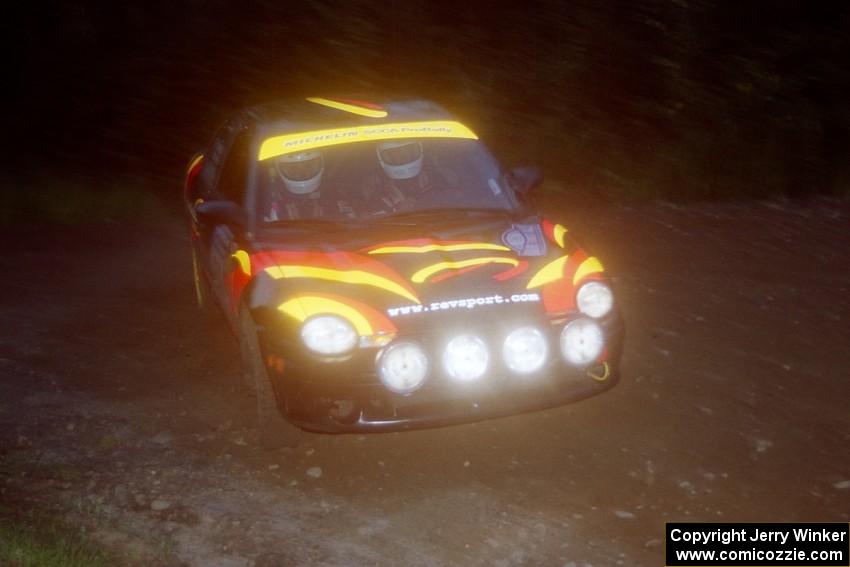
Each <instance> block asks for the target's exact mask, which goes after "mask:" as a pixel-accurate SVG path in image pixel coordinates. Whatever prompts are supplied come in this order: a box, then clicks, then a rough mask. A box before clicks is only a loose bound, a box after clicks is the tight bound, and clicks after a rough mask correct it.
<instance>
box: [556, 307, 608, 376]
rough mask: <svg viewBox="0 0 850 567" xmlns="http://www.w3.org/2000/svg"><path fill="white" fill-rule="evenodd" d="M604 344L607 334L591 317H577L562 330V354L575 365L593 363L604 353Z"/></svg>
mask: <svg viewBox="0 0 850 567" xmlns="http://www.w3.org/2000/svg"><path fill="white" fill-rule="evenodd" d="M604 346H605V335H604V334H603V333H602V329H601V328H600V327H599V325H598V324H597V323H596V322H595V321H593V320H591V319H587V318H582V319H576V320H575V321H571V322H569V323H567V326H566V327H564V330H563V331H561V354H562V355H563V357H564V360H566V361H567V362H568V363H569V364H572V365H573V366H587V365H588V364H591V363H592V362H593V361H595V360H596V359H597V358H599V355H600V354H602V348H603V347H604Z"/></svg>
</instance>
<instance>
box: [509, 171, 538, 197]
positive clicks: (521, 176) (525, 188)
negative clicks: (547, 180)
mask: <svg viewBox="0 0 850 567" xmlns="http://www.w3.org/2000/svg"><path fill="white" fill-rule="evenodd" d="M508 182H509V183H510V186H511V187H512V188H513V190H514V191H516V192H517V193H520V194H521V195H528V194H529V193H531V191H532V190H533V189H534V188H535V187H538V186H539V185H540V184H541V183H543V171H542V170H541V169H540V168H539V167H537V166H536V165H524V166H521V167H515V168H513V169H512V170H510V171H509V172H508Z"/></svg>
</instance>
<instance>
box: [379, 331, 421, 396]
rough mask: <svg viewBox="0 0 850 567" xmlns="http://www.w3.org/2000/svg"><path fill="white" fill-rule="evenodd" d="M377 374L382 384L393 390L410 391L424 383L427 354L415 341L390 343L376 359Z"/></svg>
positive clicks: (399, 392) (401, 392)
mask: <svg viewBox="0 0 850 567" xmlns="http://www.w3.org/2000/svg"><path fill="white" fill-rule="evenodd" d="M378 376H379V377H380V378H381V382H383V383H384V386H386V387H387V388H388V389H389V390H392V391H393V392H396V393H398V394H407V393H408V392H412V391H414V390H416V389H417V388H419V386H421V385H422V384H424V383H425V378H426V377H427V376H428V355H426V354H425V351H424V350H422V347H420V346H419V345H417V344H416V343H410V342H398V343H395V344H392V345H390V346H389V347H387V348H386V349H385V350H384V351H383V353H381V357H380V358H379V359H378Z"/></svg>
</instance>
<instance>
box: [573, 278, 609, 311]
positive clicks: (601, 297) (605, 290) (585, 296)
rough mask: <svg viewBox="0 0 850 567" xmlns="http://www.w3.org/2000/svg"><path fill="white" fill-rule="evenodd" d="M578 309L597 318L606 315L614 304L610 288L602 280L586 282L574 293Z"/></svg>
mask: <svg viewBox="0 0 850 567" xmlns="http://www.w3.org/2000/svg"><path fill="white" fill-rule="evenodd" d="M576 303H577V304H578V309H579V311H581V312H582V313H584V314H585V315H589V316H591V317H593V318H596V319H598V318H599V317H604V316H605V315H607V314H608V313H609V312H610V311H611V308H612V307H613V306H614V294H613V293H612V292H611V288H610V287H608V286H607V285H606V284H604V283H602V282H587V283H586V284H584V285H583V286H581V287H580V288H579V290H578V293H577V294H576Z"/></svg>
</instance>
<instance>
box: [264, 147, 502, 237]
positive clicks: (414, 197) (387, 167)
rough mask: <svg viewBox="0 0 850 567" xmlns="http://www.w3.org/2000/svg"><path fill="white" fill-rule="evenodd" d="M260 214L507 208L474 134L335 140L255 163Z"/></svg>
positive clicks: (278, 217) (329, 216)
mask: <svg viewBox="0 0 850 567" xmlns="http://www.w3.org/2000/svg"><path fill="white" fill-rule="evenodd" d="M258 167H259V171H258V174H259V175H258V191H259V193H258V199H257V205H258V207H259V211H258V212H259V218H260V219H261V221H262V222H264V223H281V224H284V223H286V222H287V221H310V220H315V221H332V222H344V221H368V220H372V219H380V218H384V217H393V216H395V215H404V216H414V217H415V215H416V213H417V212H419V211H421V212H422V213H423V214H425V213H428V212H429V211H430V212H433V211H435V210H444V211H447V212H449V213H450V212H452V211H454V210H458V211H461V210H465V209H475V210H477V211H482V210H484V211H487V210H491V209H492V210H493V211H494V212H495V211H513V210H515V209H516V208H517V206H518V204H517V201H516V198H515V196H514V194H513V192H512V191H511V189H510V188H509V187H507V186H506V185H505V184H504V183H503V182H502V178H501V171H500V168H499V164H498V163H497V162H496V160H495V159H494V158H493V156H492V155H491V154H490V153H489V152H488V151H487V149H486V147H485V146H484V145H483V144H482V143H481V142H479V141H477V140H465V139H443V138H438V139H435V138H431V139H423V140H411V139H404V140H384V141H381V142H358V143H351V144H340V145H335V146H330V147H325V148H319V149H314V150H310V151H309V152H300V153H299V152H295V153H290V154H283V155H281V156H277V157H273V158H269V159H266V160H263V161H261V162H259V163H258Z"/></svg>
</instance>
